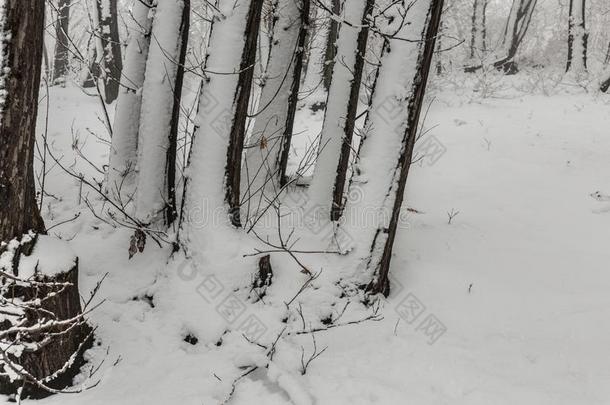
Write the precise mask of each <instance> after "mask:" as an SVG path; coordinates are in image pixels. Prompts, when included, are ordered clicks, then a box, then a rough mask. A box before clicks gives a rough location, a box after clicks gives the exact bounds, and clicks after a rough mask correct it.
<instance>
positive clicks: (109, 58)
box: [96, 0, 123, 104]
mask: <svg viewBox="0 0 610 405" xmlns="http://www.w3.org/2000/svg"><path fill="white" fill-rule="evenodd" d="M96 9H97V17H98V25H99V28H98V31H99V32H98V35H99V36H100V40H101V54H100V50H98V55H97V57H98V60H100V62H101V63H100V66H101V74H102V78H103V80H104V101H106V103H107V104H110V103H112V102H113V101H114V100H116V98H117V96H118V94H119V83H120V80H121V70H122V68H123V61H122V59H121V42H120V39H119V22H118V13H117V0H97V1H96Z"/></svg>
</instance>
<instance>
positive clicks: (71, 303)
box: [0, 236, 93, 398]
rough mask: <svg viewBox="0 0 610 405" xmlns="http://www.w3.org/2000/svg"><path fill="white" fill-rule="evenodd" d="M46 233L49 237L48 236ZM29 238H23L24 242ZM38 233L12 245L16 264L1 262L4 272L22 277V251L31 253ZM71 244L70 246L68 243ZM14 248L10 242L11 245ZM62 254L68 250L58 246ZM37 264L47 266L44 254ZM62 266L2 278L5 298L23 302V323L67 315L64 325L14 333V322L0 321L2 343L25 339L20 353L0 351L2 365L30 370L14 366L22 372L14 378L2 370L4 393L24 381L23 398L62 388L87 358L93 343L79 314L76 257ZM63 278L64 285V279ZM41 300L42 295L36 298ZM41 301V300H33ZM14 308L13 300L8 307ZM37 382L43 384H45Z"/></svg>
mask: <svg viewBox="0 0 610 405" xmlns="http://www.w3.org/2000/svg"><path fill="white" fill-rule="evenodd" d="M44 238H46V239H47V240H46V241H45V242H48V239H52V238H51V237H48V236H45V237H44ZM24 241H25V242H24ZM37 243H39V240H38V237H37V236H34V238H33V239H28V240H27V241H26V240H25V239H24V240H22V241H21V243H20V244H19V246H18V247H17V248H16V249H15V250H14V251H13V252H8V253H12V254H13V266H12V269H6V268H3V271H4V272H5V273H8V274H11V273H12V275H14V276H16V277H19V276H20V274H19V262H20V260H21V258H22V255H23V257H28V256H31V255H32V252H33V251H34V249H35V245H36V244H37ZM68 249H69V248H68ZM9 250H10V248H9ZM57 253H58V254H63V253H64V252H57ZM36 260H37V262H38V265H39V266H40V267H41V268H46V267H47V265H46V263H45V260H48V258H46V257H42V256H38V257H36ZM58 270H61V271H60V272H55V273H53V274H50V275H47V274H44V273H41V272H38V273H36V274H35V275H34V276H32V277H31V278H30V276H24V277H23V278H27V279H28V281H25V280H24V281H21V282H19V283H17V282H15V281H13V280H10V279H7V278H3V286H2V294H3V298H7V299H11V300H12V299H19V300H20V302H22V303H23V304H22V306H23V307H24V311H23V312H24V313H23V315H22V316H20V318H18V319H14V320H13V322H15V321H18V322H19V323H21V324H22V325H23V326H24V327H35V326H36V325H39V324H44V323H45V322H48V321H50V320H54V321H66V323H65V324H64V325H56V326H52V327H51V328H50V329H48V330H46V331H40V332H38V331H32V332H25V331H24V332H22V333H19V334H14V333H11V332H10V331H11V328H12V327H13V325H14V323H13V322H11V321H10V320H9V319H5V320H4V321H3V322H0V334H2V335H3V338H2V339H1V341H2V343H3V347H6V346H5V345H7V344H8V345H11V344H15V345H23V344H27V345H28V346H29V348H28V349H25V350H24V351H23V352H22V353H21V355H20V356H19V357H15V356H13V355H12V354H11V353H10V352H8V351H2V358H1V359H0V368H4V371H6V369H7V368H8V369H11V370H12V371H13V372H15V371H16V370H15V369H14V367H15V366H17V365H18V366H21V367H23V369H24V370H25V371H26V372H27V373H28V374H29V375H30V377H28V376H26V375H25V374H23V373H20V372H15V374H17V375H19V376H20V377H19V378H17V379H16V380H12V381H11V379H10V378H8V377H7V376H5V375H3V376H1V377H0V393H1V394H15V393H17V391H18V390H19V389H20V388H21V387H22V386H23V391H22V392H21V398H26V397H30V398H42V397H45V396H48V395H50V391H49V390H48V389H47V388H46V387H48V388H50V389H55V390H61V389H63V388H66V387H68V386H70V385H72V379H73V378H74V376H76V375H77V374H78V373H79V371H80V367H81V366H82V365H83V364H84V359H83V356H82V355H83V353H84V351H85V350H87V349H88V348H90V347H91V344H92V341H93V333H92V329H91V327H90V326H89V325H87V324H86V323H85V321H84V319H83V318H82V317H80V315H81V314H82V307H81V296H80V294H79V291H78V260H77V259H76V258H74V262H73V265H72V267H71V268H66V269H58ZM62 284H64V285H62ZM36 300H38V301H36ZM34 302H39V304H32V303H34ZM7 309H9V312H12V311H10V309H11V308H10V306H9V308H7ZM39 383H42V384H43V385H44V387H43V386H41V385H40V384H39Z"/></svg>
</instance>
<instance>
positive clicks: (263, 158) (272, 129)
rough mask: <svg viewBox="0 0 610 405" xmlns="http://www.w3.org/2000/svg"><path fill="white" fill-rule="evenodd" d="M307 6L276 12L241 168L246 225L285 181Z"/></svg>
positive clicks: (295, 4) (288, 3) (301, 0)
mask: <svg viewBox="0 0 610 405" xmlns="http://www.w3.org/2000/svg"><path fill="white" fill-rule="evenodd" d="M309 3H310V2H309V0H283V1H282V2H281V4H279V8H278V10H277V11H276V15H277V16H278V21H277V22H276V24H275V31H276V32H275V33H274V34H273V37H274V41H273V42H274V45H273V47H272V48H271V54H270V58H269V63H268V68H267V79H266V82H265V86H264V87H263V90H262V95H261V100H260V103H259V112H258V113H257V114H256V117H255V120H256V121H255V123H254V129H253V132H252V135H251V137H250V139H249V145H248V147H247V148H246V160H245V165H244V168H242V179H243V181H242V194H244V196H243V198H242V205H243V212H244V213H246V221H247V222H248V221H249V220H250V219H253V220H255V219H256V216H257V215H258V213H260V212H261V211H263V212H264V211H265V210H266V208H267V206H268V204H269V203H270V202H271V201H272V200H274V199H275V197H276V196H277V194H278V193H279V190H280V188H281V187H282V186H283V185H284V184H285V183H286V181H285V172H286V165H287V162H288V153H289V152H290V142H291V138H292V129H293V126H294V117H295V113H296V108H297V102H298V96H299V88H300V83H301V80H300V79H301V71H302V67H303V53H304V52H303V48H304V45H305V36H306V34H307V28H308V20H309ZM269 193H271V194H269Z"/></svg>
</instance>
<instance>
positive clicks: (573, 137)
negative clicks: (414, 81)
mask: <svg viewBox="0 0 610 405" xmlns="http://www.w3.org/2000/svg"><path fill="white" fill-rule="evenodd" d="M41 105H42V104H41ZM96 111H97V113H95V112H96ZM75 112H77V113H75ZM96 114H97V115H100V116H101V110H100V108H99V101H98V100H97V99H96V98H94V97H88V96H85V95H83V94H82V92H81V91H80V90H79V89H76V88H71V87H68V88H65V89H63V88H59V87H56V88H52V89H51V94H50V112H49V131H48V141H49V143H50V148H51V150H52V151H53V154H54V155H55V156H56V157H62V156H63V158H62V160H61V162H62V164H64V165H65V166H69V167H71V170H74V171H75V172H77V173H79V172H82V173H83V174H85V176H87V178H92V177H94V178H97V179H98V180H101V179H102V177H103V176H102V174H100V173H99V172H97V171H96V170H95V169H94V168H93V167H92V166H91V165H89V164H88V163H87V162H85V161H84V160H83V159H82V158H80V157H76V156H75V152H74V151H73V149H72V148H71V144H72V143H73V137H72V136H71V128H73V131H74V132H75V133H76V132H78V134H79V135H80V141H79V144H80V145H82V144H83V142H85V140H86V142H85V144H84V147H83V153H84V154H85V156H86V157H87V158H88V159H89V160H91V162H92V163H94V164H95V165H98V166H100V167H101V166H102V165H105V164H106V162H107V159H108V145H106V144H104V143H103V142H101V141H100V140H98V139H96V138H95V137H94V136H93V135H91V134H90V133H89V132H88V129H90V130H91V131H93V132H95V133H96V134H98V135H99V136H101V137H106V138H107V136H106V135H105V134H104V129H103V125H102V123H101V121H100V120H99V119H98V117H97V116H96ZM311 118H312V117H311V116H310V115H309V114H306V113H303V112H301V116H300V124H299V125H300V126H301V127H307V126H310V127H311V128H314V127H316V126H319V125H320V121H319V117H313V118H314V119H316V121H315V123H313V122H310V121H309V120H310V119H311ZM39 121H40V127H39V132H40V133H41V134H42V133H44V123H45V113H44V108H42V111H41V112H40V117H39ZM426 127H427V128H430V131H429V132H427V133H426V135H425V136H423V137H422V138H421V140H420V143H419V145H420V146H419V147H418V149H417V150H418V152H419V153H420V156H421V154H422V153H424V154H425V152H428V154H427V155H426V156H424V157H423V159H422V160H420V161H419V162H418V163H416V164H415V165H414V166H413V167H412V170H411V173H410V177H409V182H408V186H407V195H406V200H407V205H408V207H410V208H412V209H413V210H416V211H418V212H419V213H415V212H411V211H407V212H408V215H405V218H403V225H402V227H401V229H400V231H399V234H398V239H397V241H396V245H395V249H394V251H395V257H394V259H393V262H392V274H393V279H394V282H393V290H392V293H391V296H390V298H389V299H388V300H387V301H385V302H383V303H382V308H381V309H380V310H379V311H380V314H381V315H383V320H380V321H374V320H369V321H365V322H360V323H355V324H352V325H346V326H342V327H337V328H333V329H331V330H328V331H322V332H318V333H314V334H313V336H315V344H316V348H317V352H319V351H321V350H322V349H324V348H325V347H327V349H326V350H325V351H324V352H323V353H322V354H321V355H320V356H319V357H317V358H316V359H315V360H313V361H312V362H311V363H310V364H309V366H308V367H307V372H306V374H305V375H302V372H301V368H302V364H301V358H302V352H303V351H304V361H305V362H306V361H307V359H309V357H310V356H311V354H312V352H313V351H314V341H313V339H312V334H302V335H296V334H291V333H294V332H296V331H299V330H303V329H306V330H309V329H310V328H317V327H321V326H323V324H322V322H321V321H322V320H323V319H324V318H328V316H329V315H333V314H334V317H335V318H336V317H337V316H338V315H337V314H338V313H341V312H342V310H343V307H344V306H345V305H346V303H347V302H348V299H347V298H341V290H340V288H339V287H337V286H336V285H334V284H333V283H334V282H335V281H337V280H338V279H339V278H341V277H345V276H346V275H349V274H351V273H353V272H354V269H353V268H351V267H350V265H349V264H350V263H351V261H350V258H349V256H348V257H337V256H336V255H332V254H330V255H319V254H297V256H298V258H299V259H300V261H302V262H303V263H305V264H306V265H307V267H308V268H309V269H311V270H312V272H318V271H320V270H322V274H321V276H320V277H319V278H318V279H316V280H315V281H313V282H312V283H311V285H310V287H309V288H307V289H306V291H305V292H304V293H303V294H301V295H299V296H298V297H297V299H296V300H295V301H294V302H293V303H291V309H292V311H291V312H290V314H289V311H287V309H286V305H285V304H284V303H285V302H289V301H290V300H291V298H292V297H293V296H294V295H295V294H296V293H297V291H298V290H299V288H300V287H301V286H302V285H303V283H304V282H305V281H306V280H307V276H306V275H305V274H303V273H302V272H300V271H299V267H298V265H297V264H296V262H295V261H293V260H292V259H291V258H290V257H288V256H287V255H285V254H283V253H273V254H272V257H271V261H272V266H273V270H274V278H273V284H272V285H271V287H270V288H269V289H268V290H267V293H266V296H265V297H264V298H263V301H264V303H263V302H262V301H259V302H256V303H252V302H250V301H249V300H248V299H247V297H248V293H249V288H248V284H249V280H250V274H253V273H254V272H255V270H256V260H257V258H256V257H251V256H248V257H243V255H244V254H248V253H253V252H254V248H255V247H259V248H260V247H261V245H260V243H258V242H257V240H256V238H254V237H253V236H252V235H246V234H244V233H242V232H238V231H235V230H227V229H224V230H214V232H213V233H211V237H210V238H208V239H209V241H208V242H207V244H206V245H205V246H202V248H201V252H200V253H199V255H198V256H197V257H196V261H197V268H196V270H193V268H192V267H191V266H190V265H189V264H188V263H187V262H185V261H184V260H183V256H181V255H180V254H177V255H176V256H175V258H174V259H172V260H170V261H169V264H168V258H169V256H170V254H171V246H168V245H164V246H163V247H162V248H159V247H158V246H156V244H155V243H154V242H153V241H151V240H149V241H148V243H147V246H146V250H145V251H144V253H142V254H137V255H135V256H134V257H133V258H132V259H131V260H129V259H128V246H129V239H130V236H131V234H132V231H131V230H130V229H127V228H116V229H114V228H112V227H111V226H109V225H108V224H106V223H104V222H102V221H100V220H99V219H97V218H96V217H95V216H94V215H93V214H92V213H91V211H90V209H89V208H87V205H86V202H89V203H90V204H91V205H92V206H93V207H94V208H95V209H96V210H97V213H98V215H100V216H103V215H104V214H103V213H102V209H103V208H108V205H107V204H106V205H104V204H103V201H102V200H101V199H100V198H99V197H98V195H96V193H95V192H94V191H92V190H91V189H89V188H88V187H87V186H85V185H83V186H82V188H81V186H80V182H79V181H78V180H76V179H74V178H72V177H70V176H68V175H67V174H65V173H64V172H62V170H61V169H60V168H59V167H58V166H56V165H55V166H53V162H52V161H51V162H48V163H47V169H49V168H51V167H53V168H52V170H51V171H50V173H49V175H48V176H47V185H46V188H47V191H48V193H50V194H52V195H55V196H58V198H54V197H49V196H47V197H45V200H44V207H43V215H44V218H45V221H46V224H47V227H52V226H53V225H54V224H57V223H60V222H62V221H65V220H68V219H70V218H72V217H73V216H74V215H75V214H77V213H80V216H79V217H78V218H77V219H76V220H74V221H71V222H67V223H65V224H62V225H59V226H56V227H53V228H51V230H50V234H52V235H57V236H60V237H61V238H63V239H66V240H68V241H69V243H70V245H71V248H72V249H73V250H74V252H75V253H76V254H77V255H78V256H79V264H80V282H81V285H80V290H81V292H82V293H83V294H84V295H87V294H88V292H89V291H90V290H91V289H93V288H94V286H95V284H96V283H97V282H98V281H99V280H100V279H101V278H102V277H103V275H104V274H105V273H108V276H107V277H106V279H105V280H104V282H103V283H102V286H101V288H100V290H99V292H98V295H97V301H100V300H102V299H105V302H104V303H103V304H102V305H101V306H100V307H99V308H98V309H97V310H95V311H94V312H93V313H92V314H91V316H90V322H91V323H92V324H93V325H95V326H97V331H96V337H97V341H96V346H95V347H94V348H93V349H91V350H89V351H88V352H87V359H88V360H89V363H88V364H87V365H86V366H85V367H84V368H83V373H82V374H81V376H79V377H78V379H77V381H76V382H77V383H83V382H84V383H85V384H87V385H89V386H93V385H94V384H96V383H97V385H95V386H94V387H92V388H90V389H87V390H85V391H83V392H81V393H78V394H63V395H54V396H51V397H49V398H47V399H44V400H41V401H39V403H40V404H41V405H76V404H78V405H81V404H88V405H98V404H99V405H102V404H104V405H108V404H126V405H127V404H128V405H144V404H147V405H156V404H159V405H161V404H163V405H166V404H172V405H173V404H175V405H195V404H197V405H202V404H205V405H208V404H210V405H212V404H220V403H223V401H225V400H226V399H227V398H229V395H230V392H231V390H232V383H233V381H234V380H235V379H236V378H237V377H238V376H240V375H242V374H244V373H245V372H246V371H248V370H250V369H253V368H254V366H259V368H257V369H256V370H255V371H253V372H252V373H250V374H249V375H248V376H246V377H244V378H242V379H241V380H240V381H239V382H238V383H237V384H236V388H235V392H234V394H233V396H232V397H231V398H230V400H229V401H228V403H230V404H265V405H273V404H295V405H301V404H323V405H325V404H332V405H339V404H349V405H358V404H363V405H365V404H366V405H368V404H416V405H427V404H433V405H436V404H451V405H455V404H469V405H471V404H484V405H490V404H553V405H558V404H608V403H610V385H609V384H608V379H609V378H610V245H609V243H610V202H603V201H598V200H596V199H594V198H592V197H591V196H590V194H591V193H593V192H596V191H600V192H602V193H604V194H610V170H609V168H610V136H609V130H608V128H610V98H608V97H607V96H595V95H590V94H563V93H562V94H557V95H554V96H552V97H547V96H536V95H514V94H513V95H511V96H502V97H500V96H498V97H494V98H487V99H479V98H476V97H474V98H473V97H470V96H467V95H463V94H462V95H459V94H456V93H455V92H453V93H452V92H448V91H447V92H445V93H440V94H436V95H435V98H434V101H433V103H432V107H431V109H430V111H429V113H428V116H427V119H426ZM297 136H300V137H302V139H305V138H306V137H307V136H309V135H308V134H307V133H303V134H300V135H297ZM421 145H424V146H421ZM430 153H431V154H430ZM295 193H297V194H298V192H295ZM458 212H459V213H458ZM448 213H452V219H451V223H450V224H449V223H448V222H449V215H448ZM456 213H457V215H456ZM208 219H209V218H208ZM202 220H204V222H202V226H204V227H205V226H208V225H211V224H210V221H208V220H207V219H206V218H202ZM305 228H306V227H305ZM305 228H304V227H301V228H299V229H298V230H297V232H299V233H301V234H302V235H300V237H301V238H302V240H301V241H300V242H299V243H298V244H297V247H296V248H295V249H303V250H309V249H319V248H322V249H323V248H326V247H327V246H326V245H327V241H325V240H324V238H323V236H324V235H323V233H318V234H315V233H312V232H310V231H309V230H308V229H305ZM288 231H289V229H286V230H285V232H286V233H288ZM362 232H366V230H365V229H363V230H362ZM270 235H273V231H270ZM351 236H352V237H356V238H357V237H358V236H357V235H351ZM227 300H234V301H235V302H237V304H235V305H237V306H236V307H235V308H238V309H239V310H238V311H237V312H233V313H231V314H229V315H230V316H229V318H230V319H229V320H225V319H224V318H223V316H221V315H222V314H223V311H222V309H223V308H224V307H223V305H226V304H227V302H228V301H227ZM352 301H353V302H352V303H351V304H349V305H348V307H347V309H346V310H345V313H344V314H343V316H342V318H341V319H340V320H339V321H338V323H342V322H350V321H352V320H356V321H358V320H362V319H363V318H365V317H367V316H369V315H370V313H371V311H372V310H371V309H369V308H367V307H365V306H363V305H362V304H360V303H358V302H357V301H358V300H357V299H355V297H354V299H353V300H352ZM298 302H301V303H302V306H301V308H302V313H303V319H300V317H299V316H295V313H296V312H295V311H294V309H295V307H296V308H298ZM240 311H241V312H240ZM224 314H225V315H227V313H226V312H224ZM251 316H256V319H257V320H258V321H256V322H259V321H260V325H259V326H260V327H261V328H260V331H262V332H264V333H262V334H261V333H259V334H258V335H257V337H260V339H259V342H260V343H261V344H264V345H267V346H269V345H270V344H271V343H273V342H274V341H275V340H276V337H277V336H278V335H279V334H280V333H281V331H282V330H284V328H286V329H285V330H284V332H283V336H282V338H281V339H279V340H278V343H277V345H276V347H275V354H274V356H273V358H272V360H271V362H269V360H268V357H267V356H265V349H264V348H262V347H260V346H258V345H256V344H254V343H251V342H249V341H248V340H247V339H246V338H245V337H244V336H243V334H242V333H241V332H240V331H239V329H240V325H242V322H245V321H246V320H248V319H250V320H253V319H255V318H250V317H251ZM286 317H288V319H287V320H286V322H285V323H284V322H282V321H283V320H285V319H284V318H286ZM227 329H233V332H229V333H225V331H226V330H227ZM187 335H188V336H189V338H188V339H187V340H190V342H191V343H194V339H193V338H196V339H197V343H196V344H194V345H193V344H191V343H189V342H186V341H185V337H187ZM267 366H268V367H267ZM248 367H250V368H248ZM96 369H97V371H96ZM92 370H93V371H95V372H93V376H92V377H90V378H88V376H89V374H90V373H91V371H92ZM77 386H78V385H77ZM25 403H33V402H32V401H25Z"/></svg>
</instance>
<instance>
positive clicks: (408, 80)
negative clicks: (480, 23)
mask: <svg viewBox="0 0 610 405" xmlns="http://www.w3.org/2000/svg"><path fill="white" fill-rule="evenodd" d="M442 6H443V0H420V1H418V2H417V3H415V4H414V5H413V6H412V8H411V9H410V10H409V15H412V16H414V17H412V19H411V20H410V22H411V24H408V25H404V26H402V28H401V29H400V30H399V32H398V36H400V37H402V38H422V41H421V42H406V41H399V40H394V41H393V42H388V41H386V43H385V46H384V52H383V56H382V60H381V67H380V69H379V72H378V79H377V84H376V87H375V89H374V94H373V97H372V102H371V112H370V119H369V125H368V127H367V133H366V137H365V138H364V139H363V141H362V144H361V148H360V151H359V158H358V162H357V167H358V169H357V173H358V176H357V177H356V178H354V179H353V181H352V183H351V185H350V187H353V188H360V189H361V190H360V191H361V192H359V194H360V195H362V198H361V199H359V200H358V201H356V200H353V201H352V200H350V201H348V207H347V208H346V209H349V217H346V218H347V219H349V220H345V221H344V222H343V226H342V229H343V231H345V232H347V234H348V235H353V236H355V235H356V234H357V233H362V232H363V231H364V232H369V230H370V229H371V225H373V229H374V231H372V232H371V233H370V234H367V236H366V237H364V238H358V239H357V240H358V242H357V245H356V246H355V253H356V255H357V260H361V261H362V266H361V268H365V269H366V276H367V280H366V281H365V285H367V290H368V291H369V293H371V294H376V293H383V294H384V295H386V296H387V295H388V294H389V291H390V285H389V280H388V272H389V269H390V260H391V257H392V247H393V244H394V238H395V236H396V231H397V228H398V225H399V217H400V211H401V206H402V202H403V197H404V195H403V194H404V190H405V185H406V181H407V175H408V173H409V167H410V164H411V158H412V155H413V147H414V144H415V139H416V135H417V127H418V121H419V116H420V112H421V107H422V103H423V98H424V92H425V89H426V83H427V79H428V73H429V70H430V65H431V61H432V54H433V53H434V47H435V38H436V35H437V33H438V27H439V22H440V17H441V12H442ZM389 41H392V40H389ZM407 72H411V73H407ZM405 95H407V96H406V97H405ZM371 208H374V209H375V210H376V211H375V212H376V213H377V214H379V215H375V217H374V218H370V216H368V215H367V213H369V211H370V209H371ZM358 218H362V219H367V220H368V219H374V220H375V221H376V223H374V224H371V223H368V222H367V223H366V224H365V225H366V226H365V227H364V229H363V224H362V223H361V221H358Z"/></svg>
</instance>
